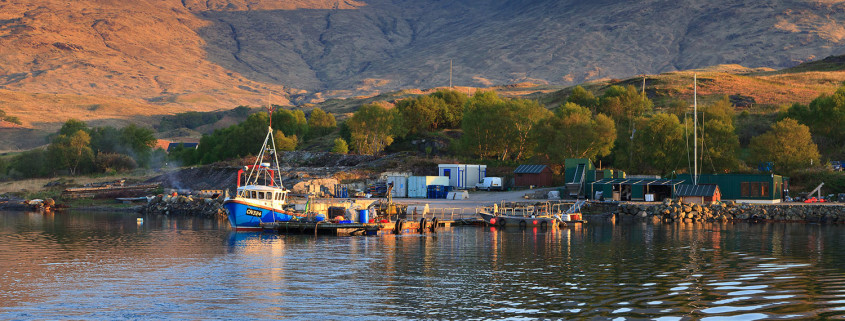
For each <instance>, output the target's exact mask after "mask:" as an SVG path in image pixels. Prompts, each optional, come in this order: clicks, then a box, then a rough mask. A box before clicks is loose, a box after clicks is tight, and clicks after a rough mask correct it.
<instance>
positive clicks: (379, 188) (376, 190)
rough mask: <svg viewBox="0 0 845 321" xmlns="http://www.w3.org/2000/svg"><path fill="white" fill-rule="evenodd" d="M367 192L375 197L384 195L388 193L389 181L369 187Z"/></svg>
mask: <svg viewBox="0 0 845 321" xmlns="http://www.w3.org/2000/svg"><path fill="white" fill-rule="evenodd" d="M367 193H370V195H372V196H373V197H384V196H385V195H386V194H387V183H384V182H379V183H375V184H372V185H370V186H368V187H367Z"/></svg>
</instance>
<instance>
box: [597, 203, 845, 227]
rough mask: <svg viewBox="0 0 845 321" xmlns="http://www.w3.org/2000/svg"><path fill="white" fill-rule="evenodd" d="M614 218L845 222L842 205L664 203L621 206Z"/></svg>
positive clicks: (673, 220)
mask: <svg viewBox="0 0 845 321" xmlns="http://www.w3.org/2000/svg"><path fill="white" fill-rule="evenodd" d="M613 214H614V215H616V216H620V217H623V218H625V217H628V218H636V219H640V220H646V221H651V222H655V223H657V222H698V221H711V222H712V221H733V220H740V221H781V222H817V223H845V205H784V204H768V205H761V204H737V203H735V202H732V201H729V202H714V203H711V204H706V205H698V204H687V203H680V202H677V201H671V200H667V201H664V202H663V203H658V204H635V203H630V204H620V205H619V207H618V208H617V210H616V211H614V212H613Z"/></svg>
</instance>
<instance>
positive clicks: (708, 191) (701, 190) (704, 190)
mask: <svg viewBox="0 0 845 321" xmlns="http://www.w3.org/2000/svg"><path fill="white" fill-rule="evenodd" d="M718 189H719V186H718V185H716V184H701V185H688V184H682V185H678V187H677V188H676V189H675V196H680V197H686V196H711V197H712V196H713V195H715V194H716V191H717V190H718Z"/></svg>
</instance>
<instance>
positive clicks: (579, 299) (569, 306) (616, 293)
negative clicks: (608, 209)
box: [0, 212, 845, 320]
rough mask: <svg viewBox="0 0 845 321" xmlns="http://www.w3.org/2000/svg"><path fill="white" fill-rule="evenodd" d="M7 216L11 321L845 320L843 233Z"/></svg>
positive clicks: (0, 293)
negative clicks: (351, 227) (367, 230)
mask: <svg viewBox="0 0 845 321" xmlns="http://www.w3.org/2000/svg"><path fill="white" fill-rule="evenodd" d="M137 217H138V216H136V215H134V214H127V213H86V212H71V213H58V214H40V213H25V212H0V319H3V320H31V319H74V320H78V319H86V320H87V319H103V320H114V319H250V320H254V319H286V320H314V319H327V320H345V319H356V320H359V319H364V320H404V319H496V320H499V319H579V320H580V319H591V320H652V319H653V320H710V319H712V320H758V319H845V226H843V225H817V224H801V223H758V224H748V223H676V224H665V225H663V224H658V225H652V224H644V223H639V222H622V223H611V222H599V221H597V220H595V221H593V222H590V223H589V224H587V225H585V226H583V227H569V228H562V229H550V230H547V231H544V230H540V229H534V228H529V229H526V230H519V229H517V228H513V229H505V230H502V229H497V228H490V227H477V226H476V227H472V226H468V227H452V228H447V229H441V230H439V231H438V232H437V233H435V234H430V233H429V234H424V235H420V234H405V235H399V236H394V235H384V236H369V237H328V236H318V237H314V236H308V235H293V236H285V235H275V234H269V233H233V232H230V231H229V226H228V223H227V222H226V221H225V220H220V221H217V220H208V219H190V218H156V217H145V218H144V220H143V222H139V221H138V220H137Z"/></svg>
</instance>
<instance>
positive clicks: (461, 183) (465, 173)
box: [437, 164, 487, 189]
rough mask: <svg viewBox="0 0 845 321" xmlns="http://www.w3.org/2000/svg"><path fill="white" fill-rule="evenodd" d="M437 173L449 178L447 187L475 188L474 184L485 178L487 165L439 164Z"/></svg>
mask: <svg viewBox="0 0 845 321" xmlns="http://www.w3.org/2000/svg"><path fill="white" fill-rule="evenodd" d="M437 172H438V173H439V174H440V176H446V177H448V178H449V184H448V185H449V186H452V187H455V188H459V189H464V188H475V185H476V184H478V183H481V180H483V179H484V178H485V177H487V165H467V164H440V165H437Z"/></svg>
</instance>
